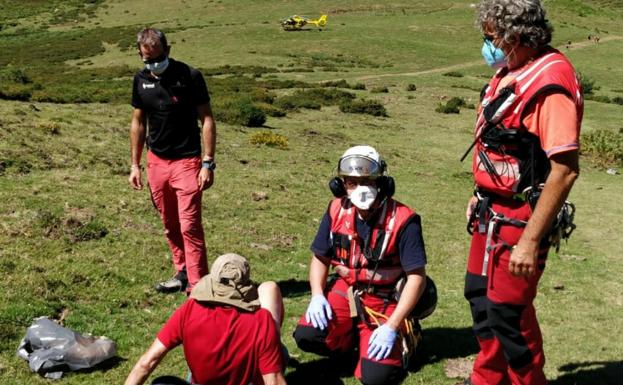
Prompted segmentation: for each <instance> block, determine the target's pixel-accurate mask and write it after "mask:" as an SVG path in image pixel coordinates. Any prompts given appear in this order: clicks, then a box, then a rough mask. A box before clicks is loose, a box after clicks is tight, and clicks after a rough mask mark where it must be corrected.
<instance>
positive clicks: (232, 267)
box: [190, 253, 260, 311]
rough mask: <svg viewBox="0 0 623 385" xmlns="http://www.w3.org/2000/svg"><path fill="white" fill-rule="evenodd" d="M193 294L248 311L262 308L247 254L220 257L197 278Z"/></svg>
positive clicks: (230, 254)
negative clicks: (208, 271) (204, 274)
mask: <svg viewBox="0 0 623 385" xmlns="http://www.w3.org/2000/svg"><path fill="white" fill-rule="evenodd" d="M190 298H193V299H195V300H197V301H202V302H209V303H216V304H219V305H230V306H235V307H237V308H239V309H241V310H245V311H255V310H257V309H259V308H260V300H259V297H258V294H257V287H256V286H255V285H254V284H253V282H252V281H251V268H250V267H249V262H248V261H247V259H246V258H245V257H243V256H241V255H238V254H233V253H229V254H223V255H221V256H220V257H218V258H216V260H215V261H214V263H213V264H212V268H211V269H210V274H208V275H206V276H204V277H203V278H201V279H200V280H199V282H197V284H196V285H195V287H194V288H193V290H192V292H191V293H190Z"/></svg>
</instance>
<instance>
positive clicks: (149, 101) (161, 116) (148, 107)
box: [132, 59, 210, 159]
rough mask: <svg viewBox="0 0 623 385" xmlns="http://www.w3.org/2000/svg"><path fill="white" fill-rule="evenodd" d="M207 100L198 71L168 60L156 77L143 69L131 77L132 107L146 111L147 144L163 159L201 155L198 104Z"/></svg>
mask: <svg viewBox="0 0 623 385" xmlns="http://www.w3.org/2000/svg"><path fill="white" fill-rule="evenodd" d="M209 101H210V95H209V94H208V89H207V87H206V84H205V81H204V79H203V76H202V75H201V72H199V71H198V70H196V69H194V68H192V67H190V66H188V65H187V64H184V63H182V62H179V61H175V60H173V59H169V66H168V67H167V69H166V71H165V72H164V73H163V74H162V75H161V76H160V77H159V78H154V77H152V76H150V74H149V71H147V70H145V69H143V70H142V71H140V72H138V73H137V74H136V75H135V76H134V85H133V87H132V106H133V107H134V108H138V109H141V110H143V111H145V113H146V114H147V126H148V135H147V147H148V148H149V149H150V150H151V151H152V152H153V153H154V154H156V155H158V156H160V157H162V158H165V159H179V158H187V157H191V156H200V155H201V135H200V128H199V124H198V123H197V121H198V114H197V106H199V105H201V104H204V103H207V102H209Z"/></svg>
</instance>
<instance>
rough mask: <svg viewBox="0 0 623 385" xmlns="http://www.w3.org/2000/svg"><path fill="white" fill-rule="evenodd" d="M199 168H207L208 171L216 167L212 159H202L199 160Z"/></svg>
mask: <svg viewBox="0 0 623 385" xmlns="http://www.w3.org/2000/svg"><path fill="white" fill-rule="evenodd" d="M201 168H207V169H208V170H210V171H214V169H215V168H216V163H214V160H213V159H209V160H204V161H202V162H201Z"/></svg>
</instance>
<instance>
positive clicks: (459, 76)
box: [443, 71, 463, 78]
mask: <svg viewBox="0 0 623 385" xmlns="http://www.w3.org/2000/svg"><path fill="white" fill-rule="evenodd" d="M443 76H450V77H452V78H462V77H463V74H462V73H460V72H457V71H450V72H446V73H445V74H443Z"/></svg>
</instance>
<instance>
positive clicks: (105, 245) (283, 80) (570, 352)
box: [0, 0, 623, 385]
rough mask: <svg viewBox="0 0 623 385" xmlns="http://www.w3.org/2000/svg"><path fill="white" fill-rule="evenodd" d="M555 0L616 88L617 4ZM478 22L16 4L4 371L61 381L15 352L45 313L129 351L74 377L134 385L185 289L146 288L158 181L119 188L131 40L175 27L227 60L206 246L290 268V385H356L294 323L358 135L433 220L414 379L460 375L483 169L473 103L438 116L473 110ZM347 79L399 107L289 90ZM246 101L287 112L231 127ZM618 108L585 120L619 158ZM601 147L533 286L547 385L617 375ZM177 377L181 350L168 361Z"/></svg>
mask: <svg viewBox="0 0 623 385" xmlns="http://www.w3.org/2000/svg"><path fill="white" fill-rule="evenodd" d="M547 6H548V10H549V19H550V20H551V21H552V23H553V24H554V26H555V28H556V31H555V38H554V45H556V46H558V47H560V48H561V49H562V50H563V51H564V52H565V53H566V54H568V56H569V57H570V58H571V60H572V61H573V62H574V63H575V65H576V67H577V68H578V70H579V71H580V72H582V73H583V74H584V75H585V76H586V77H587V78H589V79H591V80H592V81H594V94H595V95H596V96H601V97H608V100H615V98H617V97H623V83H621V80H620V79H622V78H623V69H622V68H621V66H620V59H619V58H620V57H621V55H622V54H623V25H621V23H620V19H621V17H622V16H623V6H622V5H621V2H618V1H605V0H604V1H582V2H580V1H570V0H567V1H563V0H552V1H548V2H547ZM321 12H325V13H328V14H329V24H328V27H327V28H326V29H325V30H323V31H322V32H321V31H317V30H310V31H304V32H284V31H282V30H281V29H280V27H279V25H278V21H279V19H281V18H284V17H287V16H289V15H291V14H295V13H297V14H304V15H308V16H310V17H315V16H317V15H318V14H320V13H321ZM473 19H474V9H473V8H472V7H471V6H470V2H468V1H437V2H424V1H419V2H413V1H411V2H407V1H403V2H394V1H392V2H387V3H380V2H375V1H366V0H359V1H350V0H346V1H341V2H339V4H335V5H327V3H326V2H322V1H315V0H312V1H305V2H303V1H288V2H285V1H262V0H256V1H250V0H235V1H234V0H211V1H197V0H185V1H184V0H182V1H173V2H172V1H164V0H162V1H160V0H152V1H149V2H148V1H143V0H137V1H132V2H130V1H98V0H93V1H90V2H78V1H60V0H53V1H38V0H30V1H27V2H24V1H16V0H15V1H3V2H2V5H0V52H2V53H3V54H2V55H0V98H2V99H3V100H0V201H2V202H3V203H2V204H1V205H0V272H2V276H3V277H4V279H3V280H2V282H1V283H0V291H1V292H2V293H3V295H2V296H1V297H0V383H2V384H7V385H8V384H40V383H41V384H43V383H47V381H46V380H44V379H41V378H39V377H38V376H36V375H33V374H31V373H30V372H29V369H28V367H27V365H26V363H24V362H22V361H21V360H20V359H18V358H17V357H15V354H14V352H15V349H16V347H17V345H18V343H19V340H20V338H21V337H22V336H23V334H24V332H25V330H26V327H27V326H28V325H29V324H30V322H31V321H32V319H33V318H34V317H37V316H42V315H45V316H50V317H54V318H57V319H58V318H60V317H63V318H64V322H65V325H67V326H68V327H71V328H74V329H75V330H78V331H81V332H89V333H92V334H94V335H106V336H108V337H110V338H112V339H114V340H115V341H116V342H117V344H118V350H119V353H118V356H119V357H120V358H119V359H118V360H116V361H113V362H112V363H110V364H109V365H107V366H106V367H105V368H103V370H96V371H90V372H86V373H79V374H69V375H67V376H66V377H65V378H64V379H63V380H62V381H63V383H65V384H93V385H94V384H104V383H121V382H122V381H123V380H124V379H125V376H126V375H127V373H128V372H129V370H130V368H131V366H132V365H133V364H134V362H135V361H136V359H137V358H138V357H139V355H140V354H141V353H142V351H143V350H144V349H146V348H147V346H148V345H149V344H150V342H151V340H152V339H153V337H154V335H155V333H156V332H157V331H158V330H159V328H160V326H161V325H162V323H163V322H164V321H165V320H166V319H167V317H168V316H169V314H170V313H171V311H173V309H174V308H175V307H176V306H177V305H179V304H180V303H182V302H183V300H184V298H183V297H182V296H175V295H174V296H161V295H156V294H155V292H154V291H153V289H152V285H153V283H154V282H156V281H157V280H159V279H161V278H163V277H166V276H168V275H169V274H171V265H170V262H169V260H168V258H169V256H168V250H167V247H166V244H165V242H164V237H163V234H162V227H161V224H160V221H159V219H158V216H157V213H156V212H155V210H154V209H153V207H152V205H151V203H150V200H149V195H148V192H147V191H141V192H134V191H131V189H130V187H129V186H128V184H127V181H126V180H127V174H128V172H129V143H128V142H129V141H128V128H129V118H130V113H131V108H130V106H129V104H128V101H129V94H130V87H131V77H132V75H133V73H134V72H135V71H136V70H137V69H139V68H140V64H141V63H140V61H139V60H138V57H137V55H136V51H135V48H134V47H133V40H134V35H135V33H136V32H137V31H138V30H139V29H140V28H142V27H143V26H145V25H155V26H157V27H161V28H163V29H164V30H165V31H166V32H168V37H169V40H170V42H171V43H172V45H173V48H172V56H173V57H175V58H177V59H180V60H183V61H186V62H188V63H189V64H191V65H193V66H196V67H198V68H201V69H202V70H203V71H204V73H206V74H214V75H213V76H207V78H206V80H207V83H208V87H209V88H210V89H211V92H212V97H213V100H214V105H215V113H216V114H217V116H218V117H221V119H220V120H219V121H218V122H217V124H218V141H217V162H218V170H217V171H216V183H215V185H214V186H213V187H212V188H211V189H210V190H208V191H207V192H206V193H205V194H204V228H205V230H206V242H207V245H208V256H209V260H210V261H213V260H214V258H215V257H216V256H218V255H220V254H222V253H225V252H237V253H240V254H242V255H245V256H247V257H248V258H249V259H250V260H251V264H252V268H253V276H254V278H255V279H256V280H258V281H262V280H268V279H271V280H275V281H278V282H280V284H281V287H282V290H283V291H284V294H285V301H286V310H287V314H286V321H285V325H284V329H283V333H282V334H283V335H282V337H283V338H282V339H283V341H284V343H285V344H286V345H287V346H288V348H289V349H290V352H291V353H292V356H293V357H294V358H295V359H296V361H297V362H298V365H296V366H293V367H290V368H289V369H288V372H287V374H288V378H289V380H290V383H294V384H298V383H318V382H321V381H323V382H327V383H336V384H355V383H357V381H356V380H355V379H354V378H352V377H348V376H346V377H342V378H335V377H334V376H332V375H331V374H330V373H327V372H326V370H323V369H322V368H323V365H324V364H326V361H324V360H320V358H318V357H315V356H313V355H308V354H305V353H303V352H301V351H299V350H298V349H297V348H296V347H295V344H294V341H293V340H292V338H291V337H290V336H291V333H292V331H293V330H294V326H295V324H296V321H297V319H298V317H300V315H301V314H303V312H304V311H305V308H306V306H307V301H308V296H309V292H308V287H307V285H306V279H307V264H308V261H309V257H310V255H309V254H310V253H309V251H308V246H309V243H310V242H311V240H312V237H313V235H314V233H315V231H316V228H317V226H318V223H319V219H320V217H321V216H322V214H323V211H324V210H325V208H326V204H327V203H328V201H329V199H330V197H331V194H330V192H329V191H328V189H327V188H326V183H327V181H328V180H329V179H330V178H331V176H332V172H333V168H334V167H335V163H336V161H337V159H338V158H339V156H340V154H341V153H342V152H343V151H344V149H346V148H347V147H349V146H351V145H354V144H361V143H367V144H370V145H373V146H375V147H376V148H377V149H378V150H379V151H380V152H381V154H383V155H384V156H385V158H386V159H387V162H388V164H389V171H390V173H391V174H392V176H393V177H394V178H395V179H396V181H397V185H398V188H397V194H396V196H397V198H398V199H399V200H401V201H403V202H405V203H407V204H409V205H411V206H412V207H414V208H415V209H416V210H417V211H418V212H419V213H420V215H422V218H423V226H424V237H425V241H426V247H427V252H428V257H429V265H428V272H429V274H430V275H431V276H432V277H433V278H434V279H435V280H436V282H437V286H438V288H439V295H440V300H439V305H438V308H437V311H436V312H435V313H434V314H433V316H431V317H430V318H429V319H427V320H425V321H424V322H423V326H424V328H425V330H426V333H427V334H426V343H427V345H426V349H425V352H424V356H425V358H424V365H422V367H421V368H420V369H419V370H414V372H413V373H412V374H411V375H410V376H409V377H408V379H407V380H406V381H405V384H433V385H449V384H453V383H455V382H456V381H457V380H456V379H453V378H448V377H446V375H445V373H444V367H445V365H446V364H447V363H448V361H449V360H451V359H456V358H470V357H472V356H473V354H475V353H476V351H477V347H476V345H475V343H474V341H473V338H472V337H471V331H470V329H469V327H470V317H469V309H468V305H467V303H466V302H465V300H464V299H463V297H462V286H463V276H464V269H465V259H466V254H467V247H468V243H469V238H468V235H467V233H466V232H465V224H464V219H463V212H464V206H465V203H466V201H467V198H468V197H469V195H470V191H471V185H472V181H471V176H470V173H469V167H468V164H461V163H459V162H458V158H459V157H460V155H461V154H462V152H463V151H464V150H465V149H466V148H467V146H468V145H469V143H470V136H471V129H472V124H473V120H474V111H473V110H471V109H469V108H462V109H461V111H460V113H459V114H441V113H436V112H435V108H436V107H437V106H438V105H439V104H440V103H445V102H446V101H447V100H449V99H450V98H452V97H461V98H463V99H464V100H465V101H466V102H467V104H473V103H476V102H477V97H478V92H479V90H480V88H481V87H482V85H483V84H484V83H485V82H486V81H487V79H488V77H489V76H490V75H491V70H490V69H488V68H486V67H485V65H484V64H483V61H482V59H481V57H480V46H481V42H482V40H481V37H480V34H479V32H478V31H477V29H476V28H475V27H474V24H473ZM588 35H599V36H600V42H599V43H598V44H596V43H594V42H593V41H589V40H588V39H587V36H588ZM569 41H571V44H570V45H569V47H568V48H567V47H566V45H567V44H568V42H569ZM227 65H229V66H237V67H224V66H227ZM217 74H218V75H217ZM341 79H344V80H345V81H346V83H347V84H346V85H345V84H343V83H342V87H341V88H339V89H340V90H341V91H343V92H349V93H351V94H353V95H354V96H355V97H356V98H357V100H373V101H377V102H379V103H381V104H382V105H383V106H384V107H385V109H386V112H387V116H385V117H383V116H381V117H377V116H371V115H366V114H353V113H345V112H342V111H341V110H340V108H339V104H340V103H342V102H343V100H342V101H333V102H327V103H325V104H324V105H322V106H313V107H314V108H305V107H304V106H303V105H301V106H299V107H298V108H286V107H284V105H285V104H284V101H287V100H291V99H288V96H290V95H293V94H296V93H297V92H305V94H301V93H298V94H296V95H297V96H296V99H297V100H299V101H300V100H303V99H305V100H306V101H307V99H306V98H309V99H310V100H311V99H313V98H312V96H310V95H311V93H310V92H312V91H313V90H317V89H320V90H325V91H323V93H322V95H321V96H320V101H327V100H329V99H330V97H331V95H333V96H335V93H332V92H334V91H332V90H334V88H332V87H321V86H320V85H321V84H322V82H326V81H334V82H335V81H339V80H341ZM357 84H361V85H363V86H364V87H363V88H365V89H361V88H362V87H355V85H357ZM409 84H413V85H414V86H415V87H411V89H413V88H416V89H415V90H411V91H408V89H409V87H408V85H409ZM345 86H347V87H345ZM383 87H386V88H387V92H373V90H374V89H375V88H377V89H379V90H380V89H382V88H383ZM310 90H312V91H310ZM327 90H328V91H327ZM314 92H316V91H314ZM301 95H304V97H303V96H301ZM601 100H602V101H604V99H603V98H602V99H601ZM241 101H246V102H249V103H251V104H253V105H254V106H256V107H258V108H263V110H264V111H272V110H271V108H272V109H278V110H279V111H281V112H283V113H284V114H285V116H282V117H276V116H271V114H268V116H267V120H266V122H265V123H264V127H259V128H250V127H246V126H243V125H239V124H233V123H225V121H227V122H234V121H235V119H233V118H231V116H232V115H231V113H232V111H234V112H235V111H236V108H237V107H236V106H238V104H236V103H242V102H241ZM312 101H317V99H313V100H312ZM310 106H312V105H311V104H308V107H310ZM275 115H276V114H275ZM622 121H623V106H621V105H619V104H617V103H612V102H611V103H604V102H597V101H594V100H589V101H587V102H586V112H585V118H584V126H583V131H584V132H585V133H586V134H588V133H594V132H605V133H606V134H605V135H606V136H605V137H606V139H607V140H605V143H603V144H602V145H601V147H600V148H606V149H605V150H604V151H610V153H615V154H616V153H617V151H619V152H618V153H619V154H620V151H621V149H620V143H621V135H622V133H621V129H622V127H623V124H622V123H621V122H622ZM263 131H268V132H270V133H273V134H278V135H282V136H283V137H285V138H286V139H287V147H285V148H279V147H271V146H267V145H262V144H251V139H252V138H253V137H254V135H256V134H257V133H258V132H263ZM617 138H618V139H617ZM591 140H592V142H591V144H594V143H595V141H596V139H591ZM616 140H619V142H618V143H619V147H618V150H617V148H616V143H617V142H616ZM590 154H591V155H590V156H589V154H588V153H585V154H583V156H582V174H581V177H580V179H579V180H578V182H577V184H576V186H575V188H574V190H573V192H572V194H571V200H572V201H574V203H575V204H576V206H577V209H578V212H577V215H576V222H577V225H578V229H577V230H576V232H575V233H574V234H573V237H572V239H571V240H570V241H569V243H568V244H566V245H563V246H562V249H561V252H560V254H558V255H557V254H555V253H553V252H552V254H551V256H550V261H549V264H548V268H547V272H546V274H545V275H544V277H543V280H542V283H541V292H540V294H539V296H538V298H537V311H538V312H539V317H540V320H541V323H542V328H543V333H544V339H545V350H546V355H547V363H546V373H547V375H548V377H549V378H550V379H551V383H552V384H554V385H571V384H577V385H589V384H591V385H593V384H618V383H620V378H621V375H623V367H622V363H621V356H622V355H623V338H622V337H621V336H620V335H619V334H618V331H619V330H622V329H623V321H622V320H621V319H622V317H621V314H623V297H622V295H621V293H622V292H623V267H622V265H621V264H620V262H619V254H620V251H621V250H622V249H623V242H622V241H621V236H620V234H619V233H620V229H621V227H622V224H623V220H622V219H621V218H623V205H621V204H620V203H619V202H620V201H621V200H622V199H623V182H622V180H621V175H620V174H618V175H609V174H607V173H606V172H605V170H606V168H610V167H612V168H617V169H618V170H619V172H620V170H621V169H623V167H622V166H623V164H621V163H619V162H618V161H617V160H616V158H614V160H606V161H603V160H600V159H597V158H595V155H594V154H595V152H591V153H590ZM619 160H620V158H619ZM257 193H264V194H265V195H266V199H260V200H257V198H255V199H254V196H255V197H257V196H258V194H257ZM259 195H262V194H259ZM185 372H186V368H185V365H184V360H183V356H182V353H181V351H175V352H173V353H171V354H170V355H169V356H168V357H167V358H166V359H165V360H164V361H163V363H162V364H161V366H160V368H159V369H158V370H157V372H156V374H166V373H173V374H177V375H182V376H183V375H184V374H185ZM319 376H320V378H319Z"/></svg>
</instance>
